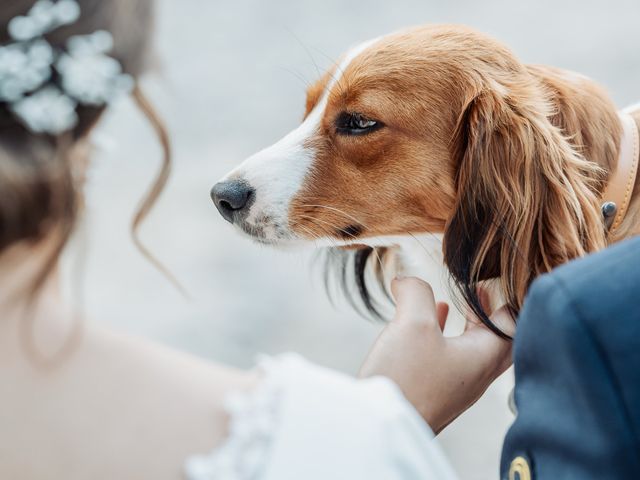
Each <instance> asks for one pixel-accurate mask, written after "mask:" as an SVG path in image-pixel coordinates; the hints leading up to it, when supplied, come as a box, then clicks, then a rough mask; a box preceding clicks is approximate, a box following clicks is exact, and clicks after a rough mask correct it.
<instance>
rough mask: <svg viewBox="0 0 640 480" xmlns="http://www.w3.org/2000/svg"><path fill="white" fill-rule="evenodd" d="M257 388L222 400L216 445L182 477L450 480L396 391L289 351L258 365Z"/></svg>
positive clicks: (191, 460) (445, 465) (430, 439)
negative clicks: (220, 439) (225, 422)
mask: <svg viewBox="0 0 640 480" xmlns="http://www.w3.org/2000/svg"><path fill="white" fill-rule="evenodd" d="M260 368H261V369H262V370H263V372H264V377H263V380H261V382H260V385H259V386H258V388H256V389H254V390H253V391H252V392H250V393H246V394H242V395H240V394H234V395H232V396H230V398H229V399H228V401H227V410H228V412H229V416H230V421H229V422H230V423H229V435H228V438H227V439H226V441H225V442H224V444H223V445H222V446H221V447H218V448H216V449H215V450H214V451H213V452H211V453H210V454H207V455H198V456H193V457H191V458H189V459H188V460H187V461H186V464H185V474H186V478H187V479H188V480H288V479H292V480H293V479H295V480H303V479H304V480H320V479H322V480H328V479H331V480H342V479H345V480H347V479H348V480H358V479H363V480H365V479H366V480H453V479H455V478H456V476H455V474H454V472H453V470H452V468H451V466H450V465H449V463H448V462H447V459H446V458H445V456H444V455H443V453H442V451H441V450H440V448H439V446H438V444H437V443H436V442H435V441H434V440H433V434H432V433H431V431H430V430H429V428H428V427H427V425H426V424H425V422H424V421H423V420H422V418H421V417H420V416H419V415H418V413H417V412H416V411H415V410H414V408H413V407H412V405H411V404H410V403H409V402H408V401H407V400H406V399H405V398H404V396H403V395H402V393H401V392H400V390H399V388H398V387H397V386H396V385H395V384H394V383H393V382H391V381H390V380H388V379H386V378H382V377H377V378H371V379H365V380H357V379H354V378H352V377H349V376H347V375H343V374H341V373H337V372H335V371H332V370H329V369H326V368H322V367H318V366H316V365H313V364H311V363H309V362H307V361H305V360H304V359H302V358H301V357H299V356H297V355H294V354H285V355H281V356H278V357H275V358H270V359H266V360H263V361H261V362H260Z"/></svg>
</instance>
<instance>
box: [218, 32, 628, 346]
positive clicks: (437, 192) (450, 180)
mask: <svg viewBox="0 0 640 480" xmlns="http://www.w3.org/2000/svg"><path fill="white" fill-rule="evenodd" d="M639 125H640V104H639V105H637V106H636V107H635V108H630V109H628V110H627V111H626V112H625V113H619V112H617V110H616V107H615V106H614V104H613V103H612V101H611V100H610V99H609V97H608V95H607V93H606V92H605V91H604V90H603V89H602V88H601V87H599V86H598V85H596V84H595V83H594V82H593V81H591V80H590V79H589V78H587V77H584V76H582V75H579V74H576V73H573V72H569V71H566V70H561V69H558V68H553V67H548V66H541V65H525V64H523V63H521V62H520V61H519V60H518V59H517V58H516V57H515V55H514V54H513V53H512V52H511V51H510V50H509V49H508V48H506V47H505V46H504V45H502V44H501V43H499V42H498V41H496V40H494V39H492V38H490V37H488V36H486V35H484V34H481V33H479V32H476V31H474V30H472V29H470V28H467V27H464V26H459V25H428V26H423V27H418V28H413V29H409V30H406V31H403V32H399V33H395V34H391V35H388V36H384V37H381V38H377V39H374V40H371V41H368V42H365V43H363V44H361V45H359V46H357V47H355V48H353V49H351V50H350V51H348V52H347V53H346V54H345V55H344V56H343V57H342V58H341V59H340V60H339V62H337V64H336V65H334V66H333V67H332V68H331V69H329V71H327V72H326V73H325V74H324V75H323V76H322V78H320V79H319V80H318V81H317V83H315V84H314V85H313V86H312V87H311V88H310V89H309V90H308V92H307V99H306V111H305V115H304V119H303V121H302V123H301V125H300V126H298V127H297V128H296V129H294V130H293V131H292V132H291V133H289V134H288V135H286V136H285V137H284V138H282V139H281V140H280V141H278V142H277V143H275V144H274V145H272V146H270V147H268V148H266V149H264V150H262V151H260V152H259V153H256V154H255V155H253V156H251V157H250V158H249V159H247V160H246V161H245V162H244V163H242V164H241V165H240V166H239V167H237V168H236V169H235V170H233V171H232V172H231V173H229V174H228V175H227V176H225V177H224V178H223V179H222V180H221V181H220V182H219V183H217V184H216V185H215V186H214V187H213V189H212V192H211V195H212V198H213V201H214V203H215V205H216V207H217V208H218V210H219V211H220V213H221V214H222V216H223V217H224V218H225V219H226V220H228V221H229V222H231V223H233V225H234V226H235V227H237V229H238V230H240V231H241V232H243V233H244V234H246V235H249V236H250V237H251V238H253V239H254V240H256V241H257V242H259V243H262V244H267V245H273V246H293V245H300V244H312V243H313V244H315V245H321V246H327V247H333V248H336V247H337V248H345V249H351V251H352V253H351V255H352V256H353V258H354V260H353V268H354V269H355V274H356V275H355V277H356V281H357V283H358V287H359V290H360V294H361V296H362V297H363V300H364V301H365V305H367V307H368V308H370V309H372V310H373V309H374V306H373V304H372V302H371V299H370V298H369V293H368V289H367V285H366V282H365V277H364V272H365V270H366V269H367V267H368V266H372V265H373V264H374V263H375V262H373V261H371V260H372V259H376V260H379V259H385V258H386V259H387V260H388V258H389V256H392V257H396V258H399V255H402V252H403V251H405V254H406V248H408V247H407V245H408V244H410V243H411V242H407V239H409V238H411V237H415V236H420V235H424V234H435V235H439V236H440V237H441V239H442V253H443V260H444V264H445V266H446V267H447V269H448V271H449V273H450V275H451V278H452V279H453V282H454V285H455V288H456V289H457V291H458V292H459V293H460V294H461V297H462V299H463V300H464V301H465V302H466V303H467V304H468V306H469V307H470V308H471V310H472V311H473V312H474V313H475V314H476V315H477V316H478V317H479V318H480V319H481V320H482V321H483V322H484V323H485V324H486V325H487V326H488V327H489V328H490V329H492V330H493V331H494V332H495V333H496V334H498V335H500V336H503V337H506V336H507V335H506V334H505V333H503V332H502V331H501V330H500V329H499V328H497V327H496V326H495V325H493V324H492V322H491V321H490V319H489V318H488V316H487V314H486V312H485V311H484V309H483V307H482V305H481V302H480V299H479V298H478V288H477V287H478V286H479V285H480V284H482V283H483V282H488V281H491V280H493V281H494V282H495V283H496V284H497V285H498V289H499V291H500V294H501V297H502V299H503V300H504V302H505V303H506V305H507V306H508V308H509V309H510V310H511V312H512V313H513V314H514V315H516V314H517V312H518V311H519V310H520V308H521V306H522V304H523V301H524V298H525V295H526V292H527V288H528V287H529V285H530V284H531V282H532V281H533V280H534V279H535V278H536V277H537V276H539V275H541V274H543V273H545V272H548V271H550V270H551V269H553V268H554V267H556V266H558V265H560V264H562V263H565V262H567V261H569V260H571V259H573V258H576V257H580V256H583V255H585V254H587V253H589V252H593V251H597V250H599V249H602V248H604V247H605V246H606V245H607V244H610V243H612V242H616V241H619V240H621V239H624V238H626V237H629V236H632V235H634V234H638V233H640V195H639V194H638V190H639V189H640V182H639V181H638V180H637V175H636V172H637V166H638V162H639V159H638V157H639V155H640V152H639V151H638V150H639V147H638V136H639V135H640V133H639V131H640V127H639ZM398 245H399V246H400V247H399V248H397V246H398ZM389 247H392V248H389ZM422 254H423V253H422ZM410 255H413V256H415V255H421V252H420V251H419V249H418V250H417V251H416V250H415V249H414V250H413V251H412V253H410ZM405 257H406V255H405ZM375 267H376V265H373V268H374V269H375ZM377 277H378V278H380V280H381V281H383V279H382V275H380V274H379V272H378V275H377Z"/></svg>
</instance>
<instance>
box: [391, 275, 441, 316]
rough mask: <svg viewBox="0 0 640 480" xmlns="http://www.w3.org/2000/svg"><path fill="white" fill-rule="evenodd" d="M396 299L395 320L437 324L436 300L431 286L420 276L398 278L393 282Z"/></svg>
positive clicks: (392, 291) (392, 286)
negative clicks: (419, 277)
mask: <svg viewBox="0 0 640 480" xmlns="http://www.w3.org/2000/svg"><path fill="white" fill-rule="evenodd" d="M391 293H392V294H393V298H394V299H395V301H396V315H395V317H394V321H397V322H402V323H404V322H414V323H422V324H431V323H433V324H434V325H436V324H437V323H438V321H437V315H436V300H435V298H434V296H433V290H432V288H431V286H430V285H429V284H428V283H427V282H424V281H422V280H420V279H418V278H415V277H407V278H402V279H400V278H396V279H394V280H393V282H391Z"/></svg>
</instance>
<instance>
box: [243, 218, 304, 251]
mask: <svg viewBox="0 0 640 480" xmlns="http://www.w3.org/2000/svg"><path fill="white" fill-rule="evenodd" d="M234 227H235V229H236V230H237V231H239V232H240V233H241V235H242V236H243V237H245V238H249V239H250V240H252V241H253V242H255V243H257V244H259V245H264V246H267V247H271V248H277V249H282V250H291V249H298V248H301V247H305V246H307V245H311V244H312V242H311V241H309V240H306V239H303V238H300V237H298V236H297V235H295V234H294V233H292V232H290V231H289V230H288V229H286V228H283V227H281V226H280V225H278V224H270V223H264V222H263V223H260V225H254V224H251V223H248V222H239V223H235V224H234Z"/></svg>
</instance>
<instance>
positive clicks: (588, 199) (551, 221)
mask: <svg viewBox="0 0 640 480" xmlns="http://www.w3.org/2000/svg"><path fill="white" fill-rule="evenodd" d="M550 113H551V110H550V108H549V105H548V102H547V100H546V99H545V96H544V93H543V91H542V90H541V88H540V87H538V86H537V85H536V84H535V82H534V81H533V80H532V79H524V80H523V79H520V84H518V85H516V84H515V83H512V84H511V85H510V86H508V87H505V88H490V87H487V88H484V89H480V90H478V91H476V92H473V93H472V94H470V95H469V100H468V101H467V102H466V104H465V106H464V108H463V111H462V113H461V114H460V116H459V118H458V122H457V126H456V130H455V134H454V138H453V140H452V145H451V149H452V155H453V159H454V162H456V168H457V178H456V189H457V198H456V204H455V207H454V211H453V214H452V216H451V217H450V219H449V221H448V223H447V226H446V229H445V234H444V247H443V249H444V258H445V263H446V265H447V267H448V269H449V271H450V273H451V275H452V278H453V280H454V282H455V283H456V285H457V287H458V288H459V290H460V293H461V294H462V297H463V298H464V300H465V301H466V303H468V305H469V306H470V307H471V309H472V310H473V311H474V312H475V313H476V315H478V317H479V318H480V319H481V320H482V321H483V322H484V323H485V324H487V326H489V328H491V329H492V330H493V331H494V332H495V333H497V334H499V335H501V336H506V335H504V334H503V333H502V332H501V331H500V330H499V329H498V328H497V327H495V326H494V325H493V324H492V323H491V321H490V320H489V318H488V317H487V315H486V313H485V312H484V311H483V309H482V306H481V304H480V300H479V298H478V294H477V286H478V283H479V282H481V281H483V280H487V279H491V278H499V282H500V285H501V287H502V288H501V289H502V294H503V295H504V298H505V300H506V302H507V306H508V307H509V309H510V310H511V311H512V313H513V314H517V312H518V311H519V310H520V307H521V306H522V303H523V300H524V297H525V295H526V292H527V288H528V287H529V285H530V283H531V282H532V281H533V279H534V278H535V277H536V276H538V275H540V274H542V273H544V272H548V271H549V270H551V269H552V268H554V267H555V266H557V265H559V264H561V263H564V262H566V261H568V260H570V259H572V258H575V257H579V256H582V255H584V254H585V253H587V252H590V251H594V250H597V249H599V248H602V247H604V245H605V231H604V226H603V223H602V219H601V216H600V208H599V205H598V198H597V193H596V189H597V186H598V185H599V182H600V181H601V171H600V169H599V167H598V166H597V165H596V164H594V163H592V162H589V161H587V160H585V159H584V158H583V157H582V156H581V155H579V154H578V153H577V152H576V150H574V148H573V147H572V146H571V144H570V143H569V140H568V139H567V138H565V137H564V136H563V134H562V132H561V131H560V130H559V129H558V128H556V127H554V126H553V125H552V124H551V122H550V120H549V115H550Z"/></svg>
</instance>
